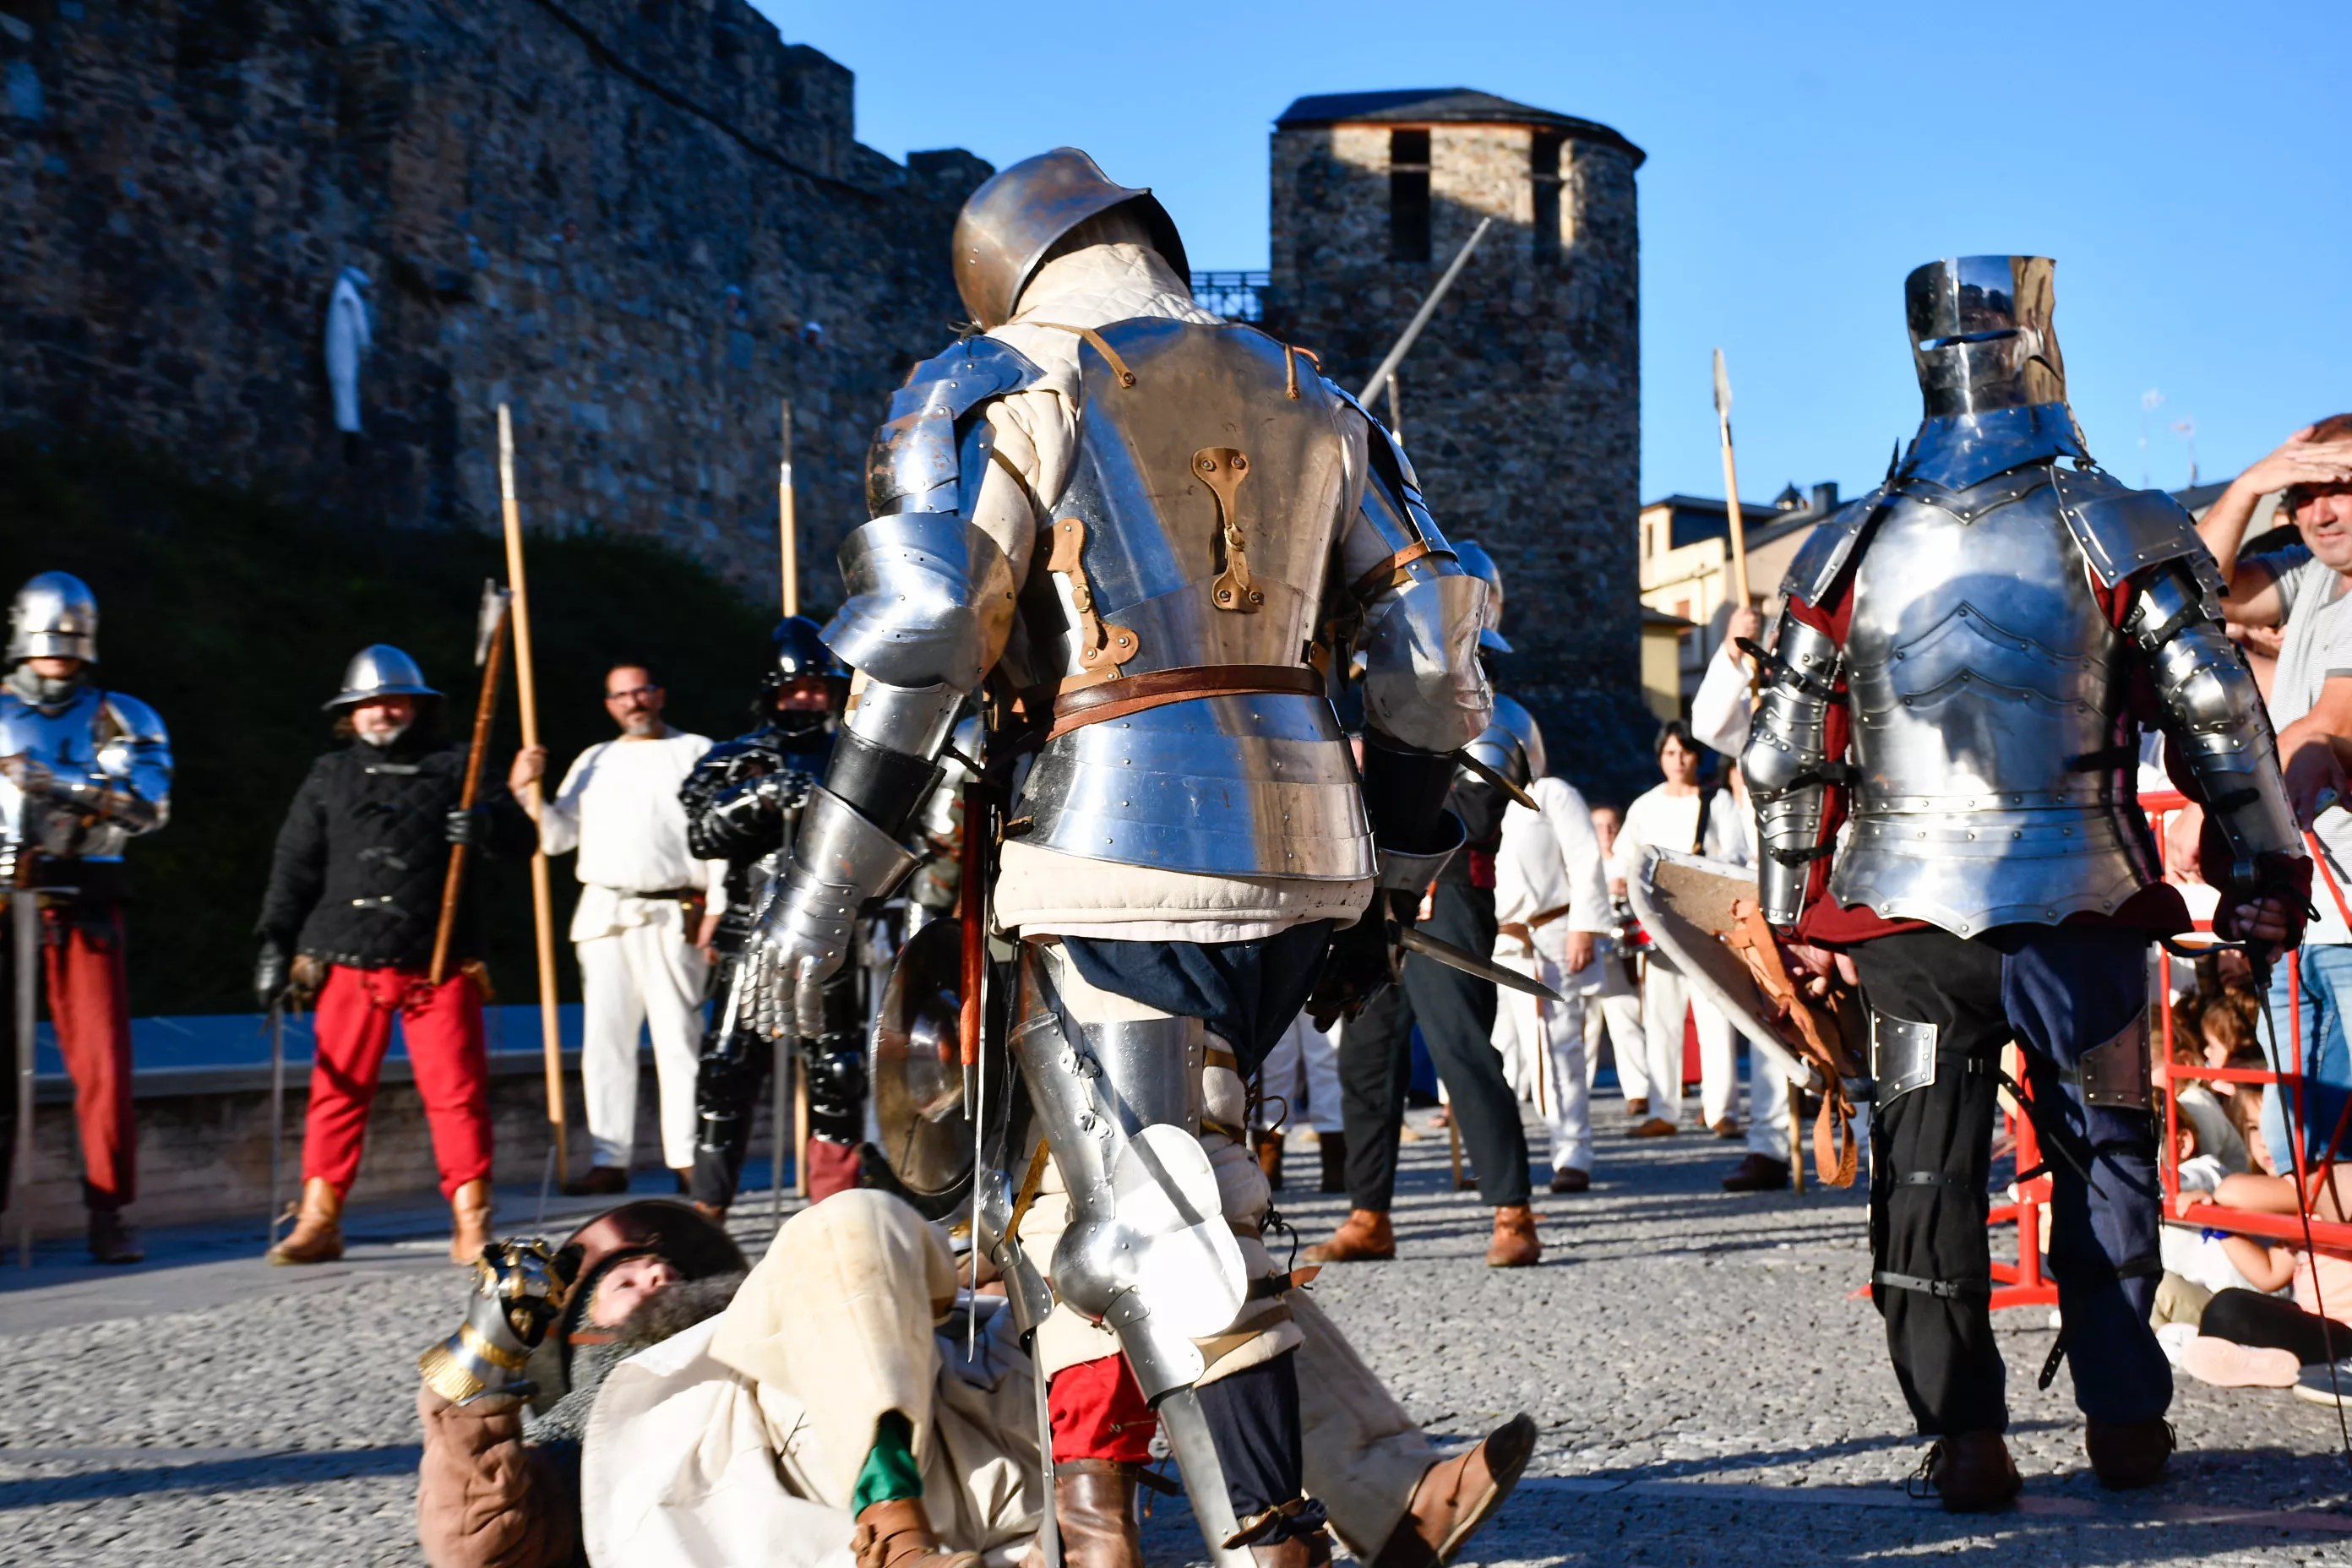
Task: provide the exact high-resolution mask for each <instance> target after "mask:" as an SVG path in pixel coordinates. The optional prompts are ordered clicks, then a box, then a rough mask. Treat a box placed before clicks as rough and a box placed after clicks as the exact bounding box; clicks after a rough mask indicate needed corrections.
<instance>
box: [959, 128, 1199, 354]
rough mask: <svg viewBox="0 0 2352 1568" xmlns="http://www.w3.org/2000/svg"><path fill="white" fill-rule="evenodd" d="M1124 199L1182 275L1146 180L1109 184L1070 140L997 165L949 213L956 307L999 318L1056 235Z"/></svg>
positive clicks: (976, 316)
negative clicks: (1140, 183)
mask: <svg viewBox="0 0 2352 1568" xmlns="http://www.w3.org/2000/svg"><path fill="white" fill-rule="evenodd" d="M1130 202H1131V203H1133V204H1134V205H1135V211H1136V216H1138V217H1139V218H1141V219H1142V220H1143V226H1144V227H1145V228H1146V229H1148V230H1149V231H1150V235H1151V247H1152V248H1153V249H1154V250H1157V251H1158V252H1160V256H1161V257H1162V258H1164V259H1165V260H1166V261H1167V263H1168V265H1169V266H1171V267H1172V268H1175V269H1176V275H1177V276H1178V277H1179V278H1189V277H1190V276H1191V275H1192V274H1191V271H1190V269H1189V267H1188V264H1187V263H1186V261H1185V259H1184V241H1183V240H1182V239H1181V237H1179V236H1178V235H1177V233H1176V225H1175V222H1174V220H1172V219H1171V218H1170V217H1169V216H1168V209H1166V208H1165V207H1163V206H1161V205H1160V202H1159V198H1157V197H1155V196H1154V195H1152V194H1151V191H1150V188H1149V187H1148V186H1133V187H1130V186H1127V185H1121V184H1113V183H1112V182H1111V180H1110V178H1109V176H1108V175H1107V174H1104V173H1103V172H1102V170H1101V169H1100V168H1098V167H1097V166H1096V164H1095V161H1094V160H1093V159H1092V158H1089V157H1087V155H1086V154H1085V153H1081V152H1079V151H1078V150H1077V149H1076V147H1056V148H1055V149H1054V150H1053V151H1052V152H1050V153H1038V154H1037V155H1036V156H1035V157H1034V158H1024V159H1023V160H1022V161H1021V162H1019V163H1015V164H1013V166H1012V167H1011V168H1009V169H1003V170H999V171H998V172H997V173H996V174H992V175H991V176H990V177H989V179H988V181H987V182H986V183H985V184H982V186H981V187H980V189H978V190H976V191H974V192H972V194H971V200H969V201H967V202H965V203H964V204H963V211H962V212H961V213H959V214H958V215H957V216H956V226H955V237H954V240H953V242H952V244H953V249H954V255H955V277H956V292H957V293H959V294H961V296H962V297H963V303H964V309H965V310H970V311H971V319H972V320H973V321H978V322H979V323H980V324H981V326H982V328H983V329H986V328H992V327H1001V326H1003V324H1004V323H1005V322H1007V321H1011V320H1012V319H1013V307H1014V305H1015V304H1017V303H1018V302H1019V300H1020V299H1021V290H1022V289H1024V288H1026V287H1027V286H1028V283H1029V279H1030V277H1031V276H1032V275H1033V274H1034V273H1035V272H1036V270H1037V268H1039V266H1041V265H1042V264H1043V263H1044V262H1045V253H1046V252H1047V251H1049V250H1051V249H1053V248H1054V244H1055V241H1056V240H1058V239H1060V238H1061V237H1063V236H1064V235H1066V234H1067V233H1069V232H1070V230H1072V229H1074V228H1076V227H1077V226H1078V225H1080V224H1082V223H1084V222H1086V221H1087V219H1088V218H1091V217H1099V216H1101V215H1103V214H1104V213H1107V212H1108V211H1110V210H1111V208H1113V207H1116V206H1121V205H1126V204H1128V203H1130Z"/></svg>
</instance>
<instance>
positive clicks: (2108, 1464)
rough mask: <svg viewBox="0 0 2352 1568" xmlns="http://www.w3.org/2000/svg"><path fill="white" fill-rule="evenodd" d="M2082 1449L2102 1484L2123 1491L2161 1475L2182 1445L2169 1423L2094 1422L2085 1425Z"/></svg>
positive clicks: (2141, 1485) (2140, 1485)
mask: <svg viewBox="0 0 2352 1568" xmlns="http://www.w3.org/2000/svg"><path fill="white" fill-rule="evenodd" d="M2083 1446H2084V1447H2086V1448H2088V1449H2089V1450H2090V1451H2091V1468H2092V1469H2093V1470H2094V1471H2095V1472H2096V1473H2097V1475H2098V1478H2099V1484H2100V1485H2101V1486H2104V1487H2108V1488H2111V1489H2115V1490H2116V1491H2122V1490H2125V1489H2127V1488H2130V1487H2144V1486H2146V1485H2147V1484H2148V1483H2149V1482H2150V1481H2152V1480H2154V1479H2157V1478H2158V1476H2160V1475H2162V1474H2163V1473H2164V1465H2165V1461H2166V1460H2168V1459H2169V1458H2172V1450H2173V1449H2174V1448H2175V1447H2179V1444H2178V1442H2177V1441H2176V1440H2175V1439H2174V1437H2173V1435H2172V1423H2171V1422H2169V1421H2163V1420H2157V1421H2091V1422H2086V1423H2085V1424H2084V1428H2083Z"/></svg>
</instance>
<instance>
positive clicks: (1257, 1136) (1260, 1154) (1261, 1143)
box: [1250, 1132, 1282, 1193]
mask: <svg viewBox="0 0 2352 1568" xmlns="http://www.w3.org/2000/svg"><path fill="white" fill-rule="evenodd" d="M1250 1138H1251V1140H1252V1142H1255V1143H1256V1145H1257V1168H1258V1169H1259V1170H1261V1171H1263V1172H1265V1184H1266V1185H1267V1186H1269V1187H1272V1188H1273V1189H1274V1190H1275V1191H1276V1192H1277V1193H1278V1192H1280V1191H1282V1134H1281V1133H1279V1132H1253V1133H1251V1134H1250Z"/></svg>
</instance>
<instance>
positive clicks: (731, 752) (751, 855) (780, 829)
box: [677, 741, 816, 862]
mask: <svg viewBox="0 0 2352 1568" xmlns="http://www.w3.org/2000/svg"><path fill="white" fill-rule="evenodd" d="M815 787H816V780H814V778H812V777H810V776H809V775H808V774H807V773H803V772H802V771H801V770H800V769H798V768H794V767H790V766H786V765H783V764H782V763H780V762H779V760H778V757H777V754H776V753H775V752H771V751H769V750H767V749H766V748H765V747H763V746H761V745H757V744H753V743H750V742H740V741H736V742H728V743H727V744H726V745H725V746H714V747H713V748H711V751H710V752H709V755H707V756H705V757H704V758H703V759H702V761H701V762H699V763H696V764H695V768H694V772H692V773H688V775H687V779H686V783H685V784H681V785H679V786H678V792H677V795H678V804H679V805H681V806H683V807H684V808H685V812H686V848H687V853H688V854H689V855H692V856H693V857H694V858H696V859H698V860H728V861H734V862H743V861H749V860H756V859H758V858H760V857H761V856H762V855H767V854H771V853H773V852H774V851H775V850H778V849H781V848H782V847H784V836H785V832H786V830H787V828H788V827H789V826H791V823H792V820H793V816H792V814H793V813H794V812H796V811H798V810H799V809H800V808H801V806H802V805H803V803H804V802H806V800H807V799H808V795H809V792H810V791H811V790H813V789H814V788H815Z"/></svg>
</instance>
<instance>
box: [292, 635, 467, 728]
mask: <svg viewBox="0 0 2352 1568" xmlns="http://www.w3.org/2000/svg"><path fill="white" fill-rule="evenodd" d="M440 695H441V694H440V693H439V692H438V691H436V690H434V689H433V688H431V687H429V686H427V685H425V672H424V671H423V670H421V669H419V668H416V661H415V659H413V658H409V657H408V656H407V655H406V654H404V653H403V652H401V651H400V650H399V649H398V648H396V647H393V646H392V645H391V644H390V643H388V642H380V643H371V644H369V645H368V646H367V647H363V648H362V649H360V651H359V652H357V653H355V654H353V655H352V662H351V663H349V664H347V665H345V666H344V667H343V689H341V691H338V692H336V693H335V694H334V696H333V697H331V698H330V699H328V700H326V701H325V702H322V703H320V707H322V708H324V709H325V710H327V711H328V712H330V713H338V712H341V710H344V709H346V708H355V707H357V706H359V704H361V703H362V702H368V701H372V700H374V699H376V698H378V697H438V696H440Z"/></svg>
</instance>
